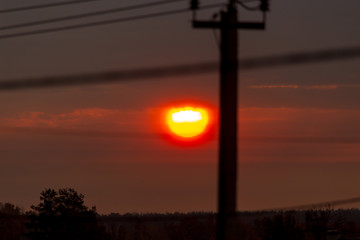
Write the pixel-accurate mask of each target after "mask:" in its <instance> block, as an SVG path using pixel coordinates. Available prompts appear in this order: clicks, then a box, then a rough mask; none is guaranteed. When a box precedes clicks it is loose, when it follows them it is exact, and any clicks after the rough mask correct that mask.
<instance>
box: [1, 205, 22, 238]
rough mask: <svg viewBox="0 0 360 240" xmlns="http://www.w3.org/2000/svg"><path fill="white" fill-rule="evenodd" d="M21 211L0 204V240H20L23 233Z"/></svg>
mask: <svg viewBox="0 0 360 240" xmlns="http://www.w3.org/2000/svg"><path fill="white" fill-rule="evenodd" d="M24 222H25V219H24V216H23V215H22V210H21V209H20V208H19V207H17V206H15V205H13V204H11V203H0V239H1V240H18V239H21V236H22V233H23V231H24Z"/></svg>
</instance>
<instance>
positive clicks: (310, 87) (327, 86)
mask: <svg viewBox="0 0 360 240" xmlns="http://www.w3.org/2000/svg"><path fill="white" fill-rule="evenodd" d="M354 87H356V88H358V87H360V84H324V85H307V86H302V85H277V84H274V85H251V86H249V87H248V88H253V89H275V88H283V89H286V88H287V89H306V90H335V89H338V88H354Z"/></svg>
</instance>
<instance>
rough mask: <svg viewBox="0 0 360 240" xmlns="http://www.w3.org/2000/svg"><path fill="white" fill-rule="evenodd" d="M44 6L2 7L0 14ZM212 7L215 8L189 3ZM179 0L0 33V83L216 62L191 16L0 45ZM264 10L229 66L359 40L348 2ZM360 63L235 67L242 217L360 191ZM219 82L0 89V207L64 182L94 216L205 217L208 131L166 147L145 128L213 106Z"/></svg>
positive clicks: (102, 5)
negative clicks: (262, 24)
mask: <svg viewBox="0 0 360 240" xmlns="http://www.w3.org/2000/svg"><path fill="white" fill-rule="evenodd" d="M57 1H60V0H57ZM48 2H50V1H48V0H43V1H39V0H33V1H25V0H19V1H16V2H14V1H11V0H3V1H2V2H1V9H9V8H15V7H19V6H27V5H33V4H41V3H48ZM51 2H56V1H55V0H54V1H51ZM146 2H150V1H146V0H137V1H130V0H127V1H121V2H120V1H115V0H99V1H94V2H91V3H82V4H77V5H69V6H62V7H60V6H58V7H53V8H46V9H41V10H32V11H25V12H13V13H2V14H0V27H1V26H7V25H12V24H17V23H24V22H32V21H35V20H41V19H49V18H54V17H62V16H68V15H73V14H79V13H85V12H92V11H98V10H105V9H112V8H115V7H124V6H132V5H135V4H141V3H146ZM219 2H220V3H226V1H225V0H217V1H216V0H208V1H205V0H203V1H200V3H201V4H204V5H206V4H210V3H219ZM254 4H255V3H252V5H254ZM249 5H250V3H249ZM255 5H256V4H255ZM187 6H188V1H183V2H177V3H172V4H167V5H163V6H156V7H152V8H145V9H141V10H140V9H138V10H133V11H126V12H120V13H114V14H109V15H106V16H99V17H93V18H87V19H83V20H77V21H67V22H61V23H55V24H49V25H44V26H38V27H33V28H29V29H27V28H23V29H16V30H12V31H0V81H2V80H8V79H13V80H14V81H15V80H17V79H23V78H29V77H42V76H48V75H69V74H77V73H91V72H98V71H106V70H127V69H137V68H149V67H161V66H173V65H178V64H191V63H200V62H204V61H211V60H214V61H217V60H218V57H219V49H218V46H217V42H216V38H215V36H214V32H213V31H212V30H208V29H207V30H199V29H193V28H192V26H191V13H190V12H187V13H181V14H174V15H171V16H164V17H157V18H150V19H144V20H136V21H129V22H123V23H117V24H111V25H106V26H97V27H92V28H84V29H76V30H71V31H62V32H56V33H48V34H41V35H34V36H24V37H18V38H10V39H1V36H2V35H5V34H9V33H17V32H22V31H27V30H30V29H31V30H34V29H42V28H47V27H59V26H66V25H72V24H74V23H75V24H76V23H86V22H92V21H99V20H104V19H113V18H119V17H129V16H137V15H142V14H147V13H153V12H162V11H168V10H177V9H183V8H186V7H187ZM220 8H221V7H217V8H213V9H209V10H204V11H201V12H199V14H198V19H202V20H210V19H211V18H212V16H213V14H214V13H217V12H219V10H220ZM270 8H271V11H270V13H269V14H268V22H267V28H266V30H265V31H245V30H241V31H239V44H240V50H239V57H240V59H246V58H249V57H261V56H271V55H277V54H286V53H290V52H302V51H315V50H321V49H332V48H334V49H335V48H345V47H350V46H359V45H360V31H359V24H360V16H359V9H360V2H359V1H358V0H347V1H340V0H318V1H309V0H307V1H295V0H273V1H271V6H270ZM238 9H239V16H240V19H241V20H248V19H250V20H258V19H259V20H260V13H257V12H256V13H251V14H249V13H248V12H246V10H244V9H243V8H240V6H239V8H238ZM216 34H218V33H216ZM359 66H360V59H359V60H357V59H352V60H343V61H333V62H327V63H316V64H311V65H296V66H291V67H289V66H286V67H276V68H268V69H258V70H252V71H243V72H242V71H240V74H239V83H240V84H239V85H240V86H239V96H240V97H239V124H240V125H239V148H238V149H239V159H238V161H239V169H238V209H239V210H259V209H269V208H279V207H288V206H296V205H302V204H309V203H317V202H324V201H332V200H338V199H347V198H353V197H360V186H359V183H360V174H359V172H360V125H359V124H360V94H359V93H360V81H359V80H360V68H359ZM218 81H219V77H218V74H217V73H209V74H201V75H194V76H186V77H179V76H173V77H168V78H165V79H164V78H162V79H151V80H141V79H139V80H131V81H128V82H121V83H117V84H106V85H91V86H72V87H61V88H60V87H59V88H44V89H31V90H18V91H1V92H0V202H11V203H14V204H17V205H19V206H21V207H23V208H25V209H29V207H30V205H31V204H37V203H38V201H39V193H40V192H41V191H42V190H44V189H45V188H49V187H51V188H60V187H73V188H75V189H76V190H77V191H79V192H81V193H83V194H84V195H85V202H86V204H87V205H89V206H91V205H96V206H97V208H98V212H99V213H110V212H119V213H126V212H175V211H179V212H189V211H215V210H216V199H217V197H216V194H217V160H218V159H217V158H218V141H217V139H216V137H214V138H213V139H212V140H210V141H207V142H205V143H203V144H201V145H197V146H193V147H181V146H177V145H175V144H172V143H170V142H169V141H166V140H165V139H164V138H162V137H161V136H160V135H159V133H158V132H157V130H156V129H158V128H157V126H154V125H157V124H163V122H162V120H161V118H160V117H159V118H158V122H156V121H155V123H154V114H156V113H158V112H159V109H160V110H161V108H162V107H163V106H165V105H168V104H169V103H173V102H180V101H190V100H191V101H198V102H202V103H206V104H208V105H209V106H212V107H213V109H214V111H216V110H217V107H218ZM155 119H156V117H155ZM344 207H360V203H358V204H353V205H347V206H344Z"/></svg>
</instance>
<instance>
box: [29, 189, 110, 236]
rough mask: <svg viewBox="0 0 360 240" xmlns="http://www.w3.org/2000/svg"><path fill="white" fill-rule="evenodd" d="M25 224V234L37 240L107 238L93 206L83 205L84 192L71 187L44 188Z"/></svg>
mask: <svg viewBox="0 0 360 240" xmlns="http://www.w3.org/2000/svg"><path fill="white" fill-rule="evenodd" d="M31 209H32V210H33V211H32V212H31V213H30V216H29V219H30V221H29V223H28V224H27V228H28V232H27V233H26V235H27V237H28V238H30V239H31V240H32V239H34V240H35V239H36V240H69V239H71V240H85V239H86V240H95V239H96V240H103V239H104V240H106V239H109V237H108V235H107V234H106V233H105V228H104V227H103V226H101V225H100V224H99V223H98V219H97V214H96V209H95V207H92V208H91V209H89V208H88V207H86V206H85V205H84V195H82V194H79V193H77V192H76V191H75V190H74V189H72V188H62V189H59V190H58V191H55V190H54V189H45V190H44V191H43V192H41V194H40V203H39V204H38V205H36V206H34V205H32V206H31Z"/></svg>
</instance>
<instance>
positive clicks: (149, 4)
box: [0, 0, 184, 30]
mask: <svg viewBox="0 0 360 240" xmlns="http://www.w3.org/2000/svg"><path fill="white" fill-rule="evenodd" d="M183 1H184V0H171V1H169V0H167V1H157V2H150V3H145V4H137V5H133V6H127V7H121V8H113V9H108V10H103V11H96V12H89V13H83V14H77V15H71V16H66V17H59V18H52V19H46V20H39V21H33V22H26V23H20V24H13V25H7V26H0V30H12V29H16V28H23V27H33V26H38V25H44V24H49V23H56V22H63V21H68V20H75V19H81V18H88V17H95V16H101V15H107V14H110V13H116V12H124V11H129V10H136V9H141V8H147V7H153V6H159V5H164V4H169V3H175V2H183Z"/></svg>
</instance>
